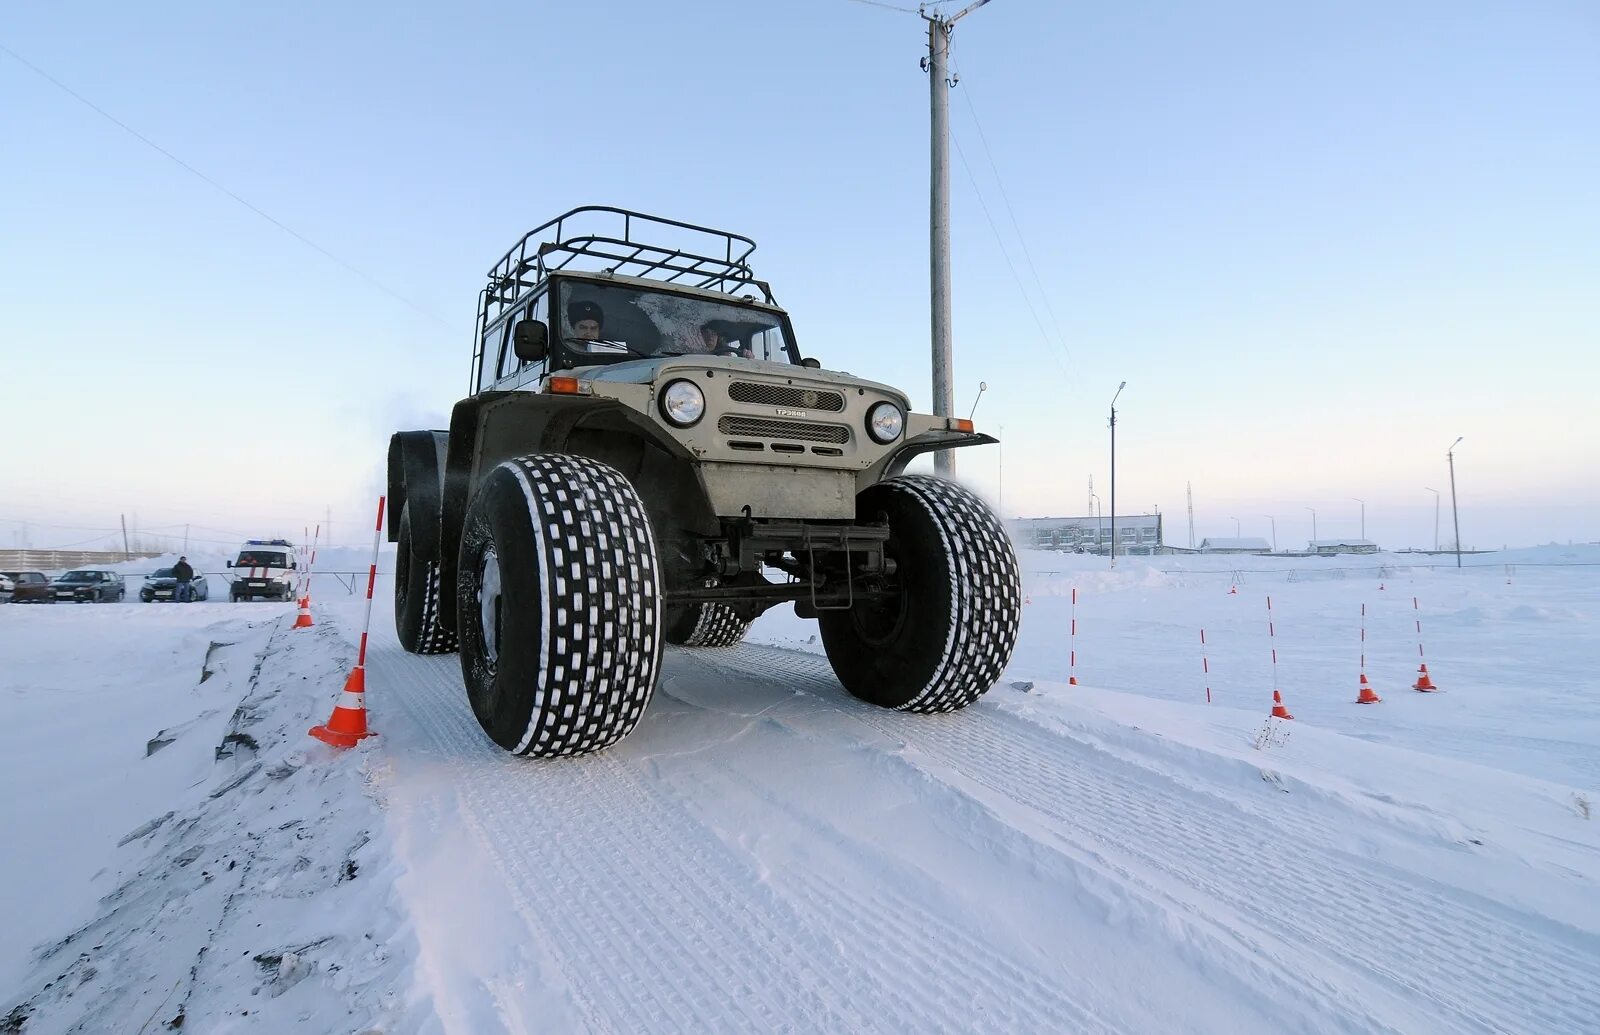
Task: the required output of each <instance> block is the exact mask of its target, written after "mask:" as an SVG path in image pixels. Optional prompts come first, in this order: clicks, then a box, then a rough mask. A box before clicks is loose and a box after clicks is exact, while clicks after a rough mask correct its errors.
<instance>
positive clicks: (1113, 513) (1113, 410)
mask: <svg viewBox="0 0 1600 1035" xmlns="http://www.w3.org/2000/svg"><path fill="white" fill-rule="evenodd" d="M1126 387H1128V382H1126V381H1124V382H1122V383H1121V384H1120V385H1117V392H1116V395H1113V396H1112V397H1111V566H1112V567H1113V568H1115V567H1116V566H1117V396H1118V395H1121V394H1122V390H1123V389H1124V388H1126Z"/></svg>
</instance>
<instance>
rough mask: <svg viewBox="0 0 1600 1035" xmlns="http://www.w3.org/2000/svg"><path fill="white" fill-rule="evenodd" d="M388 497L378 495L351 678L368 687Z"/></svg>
mask: <svg viewBox="0 0 1600 1035" xmlns="http://www.w3.org/2000/svg"><path fill="white" fill-rule="evenodd" d="M385 499H387V497H384V496H379V497H378V524H377V526H376V527H375V528H374V529H373V530H372V563H371V564H370V565H368V566H367V609H366V613H365V614H364V615H362V617H361V648H360V650H359V651H357V652H356V669H355V672H353V673H351V678H352V679H355V680H356V681H357V682H358V683H360V684H361V686H362V687H363V688H365V687H366V681H367V677H366V671H367V630H368V629H370V628H372V587H373V585H374V584H375V583H376V582H377V581H378V541H379V540H380V539H382V538H383V504H384V500H385Z"/></svg>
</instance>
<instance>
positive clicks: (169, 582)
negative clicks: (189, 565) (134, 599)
mask: <svg viewBox="0 0 1600 1035" xmlns="http://www.w3.org/2000/svg"><path fill="white" fill-rule="evenodd" d="M177 592H178V580H177V579H175V578H173V577H172V569H171V568H157V569H156V570H155V571H153V572H151V573H150V574H148V575H146V576H145V577H144V585H142V586H140V587H139V599H140V600H143V601H144V602H145V603H147V604H148V603H151V602H152V601H156V600H172V599H173V598H174V597H176V596H177ZM210 596H211V587H210V586H209V585H207V584H206V577H205V576H204V575H202V574H200V573H199V572H195V573H194V581H192V582H190V583H189V599H191V600H206V599H209V598H210Z"/></svg>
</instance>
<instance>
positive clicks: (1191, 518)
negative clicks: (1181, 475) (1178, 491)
mask: <svg viewBox="0 0 1600 1035" xmlns="http://www.w3.org/2000/svg"><path fill="white" fill-rule="evenodd" d="M1183 484H1184V488H1185V489H1186V490H1187V492H1188V493H1189V549H1191V550H1193V549H1194V483H1193V482H1184V483H1183Z"/></svg>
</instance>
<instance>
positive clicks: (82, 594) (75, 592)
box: [50, 586, 100, 600]
mask: <svg viewBox="0 0 1600 1035" xmlns="http://www.w3.org/2000/svg"><path fill="white" fill-rule="evenodd" d="M99 595H100V591H99V590H98V589H89V588H87V587H78V586H73V587H69V588H66V589H61V588H56V589H52V590H51V591H50V597H51V599H52V600H93V599H94V598H95V597H97V596H99Z"/></svg>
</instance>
